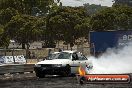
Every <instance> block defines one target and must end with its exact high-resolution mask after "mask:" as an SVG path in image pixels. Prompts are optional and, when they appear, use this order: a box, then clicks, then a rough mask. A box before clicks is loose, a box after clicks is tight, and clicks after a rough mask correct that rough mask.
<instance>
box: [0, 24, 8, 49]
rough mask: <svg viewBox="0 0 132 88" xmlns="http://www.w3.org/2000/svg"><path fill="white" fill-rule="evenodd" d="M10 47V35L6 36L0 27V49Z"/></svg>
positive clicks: (0, 26)
mask: <svg viewBox="0 0 132 88" xmlns="http://www.w3.org/2000/svg"><path fill="white" fill-rule="evenodd" d="M8 45H9V38H8V35H5V34H4V29H3V26H2V25H0V47H7V46H8Z"/></svg>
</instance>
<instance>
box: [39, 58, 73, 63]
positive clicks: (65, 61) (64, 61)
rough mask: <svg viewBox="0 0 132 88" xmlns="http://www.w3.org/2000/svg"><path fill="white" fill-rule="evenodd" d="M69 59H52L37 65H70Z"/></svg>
mask: <svg viewBox="0 0 132 88" xmlns="http://www.w3.org/2000/svg"><path fill="white" fill-rule="evenodd" d="M70 61H71V60H70V59H53V60H44V61H41V62H38V63H37V64H66V63H70Z"/></svg>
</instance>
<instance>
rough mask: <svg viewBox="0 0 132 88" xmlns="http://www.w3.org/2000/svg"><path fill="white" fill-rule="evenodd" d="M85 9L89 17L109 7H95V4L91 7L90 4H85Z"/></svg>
mask: <svg viewBox="0 0 132 88" xmlns="http://www.w3.org/2000/svg"><path fill="white" fill-rule="evenodd" d="M84 8H85V10H86V13H87V14H88V15H93V14H95V13H97V12H98V11H100V10H102V9H105V8H107V7H106V6H101V5H95V4H91V5H89V3H87V4H84Z"/></svg>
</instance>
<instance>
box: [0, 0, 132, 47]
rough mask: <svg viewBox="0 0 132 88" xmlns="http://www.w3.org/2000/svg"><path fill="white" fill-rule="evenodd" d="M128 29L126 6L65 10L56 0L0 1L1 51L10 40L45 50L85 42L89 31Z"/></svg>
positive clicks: (131, 15)
mask: <svg viewBox="0 0 132 88" xmlns="http://www.w3.org/2000/svg"><path fill="white" fill-rule="evenodd" d="M131 29H132V7H130V6H127V5H113V6H112V7H103V6H100V5H89V4H85V5H84V6H81V7H68V6H62V3H61V2H60V1H59V0H1V1H0V46H1V47H8V45H9V43H10V40H11V39H13V40H15V41H16V42H17V43H20V44H22V47H23V48H25V45H26V46H27V48H29V44H30V43H32V42H34V41H43V42H44V45H45V46H47V47H50V46H54V45H55V44H56V43H57V42H58V41H64V44H71V45H74V44H76V40H78V39H80V38H82V37H83V38H86V39H88V33H89V31H108V30H131Z"/></svg>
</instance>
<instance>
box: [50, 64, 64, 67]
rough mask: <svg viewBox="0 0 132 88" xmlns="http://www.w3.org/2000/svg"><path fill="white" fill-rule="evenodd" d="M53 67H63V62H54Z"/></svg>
mask: <svg viewBox="0 0 132 88" xmlns="http://www.w3.org/2000/svg"><path fill="white" fill-rule="evenodd" d="M52 66H53V67H62V64H54V65H52Z"/></svg>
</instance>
